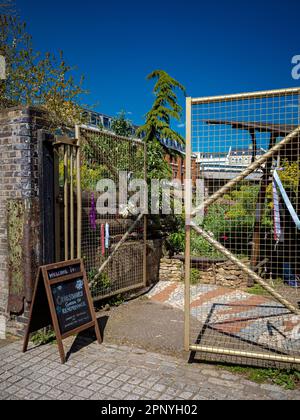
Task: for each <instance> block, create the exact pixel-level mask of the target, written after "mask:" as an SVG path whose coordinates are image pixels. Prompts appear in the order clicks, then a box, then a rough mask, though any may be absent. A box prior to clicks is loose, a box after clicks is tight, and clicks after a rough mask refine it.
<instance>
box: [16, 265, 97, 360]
mask: <svg viewBox="0 0 300 420" xmlns="http://www.w3.org/2000/svg"><path fill="white" fill-rule="evenodd" d="M49 325H52V326H53V328H54V331H55V334H56V338H57V343H58V348H59V353H60V356H61V361H62V363H65V361H66V357H65V351H64V347H63V342H62V340H63V339H65V338H67V337H70V336H71V335H74V334H78V333H80V332H81V331H84V330H86V329H88V328H92V327H93V328H95V332H96V336H97V340H98V342H99V343H101V342H102V339H101V335H100V330H99V326H98V322H97V319H96V314H95V311H94V307H93V302H92V297H91V294H90V290H89V286H88V281H87V276H86V272H85V269H84V266H83V262H82V260H74V261H66V262H63V263H59V264H52V265H48V266H44V267H40V269H39V272H38V276H37V281H36V285H35V291H34V297H33V301H32V305H31V309H30V316H29V323H28V327H27V331H26V335H25V341H24V348H23V351H24V352H26V351H27V348H28V343H29V337H30V334H31V333H33V332H35V331H38V330H40V329H41V328H45V327H48V326H49Z"/></svg>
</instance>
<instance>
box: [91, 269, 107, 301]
mask: <svg viewBox="0 0 300 420" xmlns="http://www.w3.org/2000/svg"><path fill="white" fill-rule="evenodd" d="M97 275H98V270H97V269H96V268H94V269H92V270H90V271H89V272H88V281H89V283H92V282H93V285H92V287H91V293H92V295H93V294H94V293H97V291H99V290H108V289H109V288H110V287H111V281H110V278H109V276H108V274H106V273H101V274H100V276H98V278H97V281H96V282H94V280H95V277H96V276H97Z"/></svg>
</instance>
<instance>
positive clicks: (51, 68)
mask: <svg viewBox="0 0 300 420" xmlns="http://www.w3.org/2000/svg"><path fill="white" fill-rule="evenodd" d="M0 54H1V55H3V56H4V57H5V59H6V70H7V79H6V80H5V81H1V82H0V109H3V108H7V107H11V106H17V105H35V106H40V107H42V108H43V109H45V110H46V111H48V112H49V114H50V120H51V122H52V125H53V128H64V127H65V126H68V125H69V126H73V125H74V124H75V123H80V122H81V120H82V119H81V107H80V105H79V102H80V99H81V95H83V94H84V93H86V92H85V91H84V90H83V88H82V84H83V78H81V79H80V81H79V82H78V83H77V82H75V80H74V78H73V76H72V74H73V70H74V69H73V68H72V67H70V66H69V65H68V64H66V62H65V59H64V56H63V53H62V52H60V53H59V55H58V57H56V56H54V55H52V54H50V53H46V54H44V55H42V54H41V53H40V52H37V51H35V50H34V48H33V44H32V38H31V36H30V35H29V34H28V33H27V29H26V24H25V23H23V22H21V21H20V19H19V18H18V17H16V16H13V15H11V14H9V13H1V15H0Z"/></svg>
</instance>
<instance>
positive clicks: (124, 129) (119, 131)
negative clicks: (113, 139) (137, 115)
mask: <svg viewBox="0 0 300 420" xmlns="http://www.w3.org/2000/svg"><path fill="white" fill-rule="evenodd" d="M111 129H112V131H113V132H114V133H115V134H116V135H117V136H122V137H128V138H129V137H132V135H133V132H134V128H133V125H132V122H131V121H129V120H128V119H127V118H126V112H125V111H121V112H120V115H119V116H118V117H115V118H113V120H112V124H111Z"/></svg>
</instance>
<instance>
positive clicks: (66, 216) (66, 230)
mask: <svg viewBox="0 0 300 420" xmlns="http://www.w3.org/2000/svg"><path fill="white" fill-rule="evenodd" d="M68 165H69V146H64V225H65V227H64V237H65V238H64V239H65V260H66V261H67V260H68V259H69V220H68V219H69V197H68V195H69V182H68V181H69V179H68V178H69V170H68Z"/></svg>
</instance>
